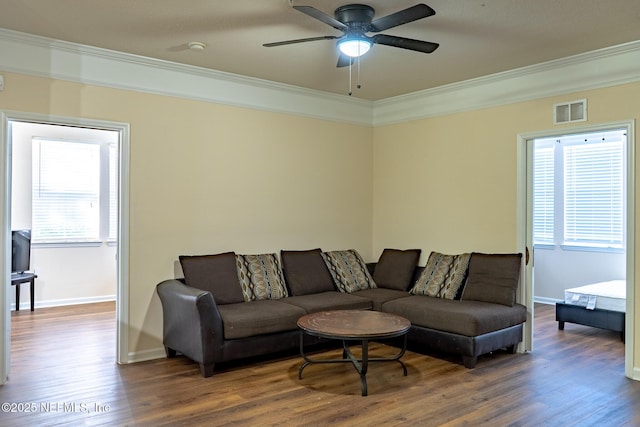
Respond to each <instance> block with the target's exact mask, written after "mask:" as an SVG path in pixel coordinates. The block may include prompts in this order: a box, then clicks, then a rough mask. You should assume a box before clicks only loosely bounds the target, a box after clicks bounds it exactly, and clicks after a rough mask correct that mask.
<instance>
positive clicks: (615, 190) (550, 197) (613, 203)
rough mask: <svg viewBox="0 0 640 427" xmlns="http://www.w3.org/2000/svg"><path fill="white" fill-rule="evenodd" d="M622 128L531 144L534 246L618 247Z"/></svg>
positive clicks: (621, 206) (622, 202)
mask: <svg viewBox="0 0 640 427" xmlns="http://www.w3.org/2000/svg"><path fill="white" fill-rule="evenodd" d="M625 144H626V135H625V134H624V132H623V131H608V132H598V133H591V134H582V135H574V136H567V137H562V138H553V139H551V138H549V139H540V140H536V141H535V148H534V172H533V173H534V191H533V194H534V209H533V238H534V244H552V245H553V244H560V245H563V246H564V247H574V248H575V247H581V248H599V249H623V248H624V207H625V188H624V185H625V180H624V176H625V170H624V166H625Z"/></svg>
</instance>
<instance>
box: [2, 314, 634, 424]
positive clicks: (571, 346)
mask: <svg viewBox="0 0 640 427" xmlns="http://www.w3.org/2000/svg"><path fill="white" fill-rule="evenodd" d="M11 320H12V344H11V345H12V349H11V376H10V379H9V382H8V383H7V384H6V385H4V386H2V387H0V403H2V402H7V403H8V405H7V404H4V405H3V407H2V409H3V412H1V413H0V425H2V426H35V425H39V426H44V425H46V426H50V425H108V426H124V425H140V426H159V425H189V426H195V425H207V426H222V425H224V426H324V425H354V426H373V425H384V426H399V425H403V426H406V425H411V426H440V425H445V426H463V425H471V426H478V425H490V426H506V425H510V426H574V425H575V426H590V425H593V426H596V425H597V426H623V425H630V426H631V425H636V426H637V425H640V382H637V381H632V380H629V379H627V378H625V376H624V344H623V343H622V341H621V340H620V337H619V335H618V334H617V333H613V332H608V331H604V330H599V329H596V328H589V327H585V326H579V325H572V324H567V325H566V328H565V330H564V331H559V330H558V329H557V323H556V322H555V321H554V311H553V306H546V305H537V306H536V319H535V341H534V342H535V344H534V345H535V348H534V351H533V352H532V353H528V354H516V355H510V354H507V353H506V352H495V353H493V354H491V355H487V356H484V357H481V358H480V359H479V361H478V365H477V367H476V368H475V369H471V370H470V369H466V368H464V367H463V366H462V365H461V364H459V362H458V360H457V359H450V360H447V359H446V358H442V356H440V357H436V356H437V355H434V354H428V355H424V354H419V353H416V352H413V351H409V352H407V354H406V355H405V356H404V358H403V361H404V362H405V363H406V365H407V367H408V371H409V374H408V376H406V377H404V376H403V375H402V368H401V367H400V365H399V364H396V363H388V364H373V365H372V366H370V369H369V375H368V379H369V396H367V397H362V396H360V381H359V377H358V375H357V374H356V372H355V370H354V369H353V367H351V366H350V365H342V364H339V365H312V366H309V367H307V368H306V370H305V373H304V378H303V379H302V380H298V378H297V370H298V367H299V365H300V363H301V359H300V357H299V356H297V355H295V354H292V355H289V356H281V357H278V358H271V359H270V360H262V361H260V360H254V361H252V363H250V364H245V365H237V364H236V365H226V366H220V368H221V371H219V372H216V373H215V374H214V376H213V377H211V378H202V377H201V376H200V371H199V369H198V365H196V364H195V363H192V362H190V361H189V360H187V359H186V358H184V357H178V358H175V359H161V360H156V361H151V362H144V363H137V364H132V365H124V366H118V365H117V364H116V363H115V310H114V305H113V304H112V303H100V304H90V305H85V306H74V307H60V308H43V309H36V311H35V312H33V313H32V312H30V311H28V310H23V311H20V312H12V316H11ZM395 351H396V350H395V349H394V348H390V347H387V346H384V345H380V344H376V345H372V349H371V352H372V353H374V354H392V353H394V352H395ZM330 353H332V354H335V355H338V354H339V353H338V352H337V351H334V350H332V351H330ZM7 410H8V411H9V412H6V411H7ZM12 411H17V412H12ZM28 411H29V412H28Z"/></svg>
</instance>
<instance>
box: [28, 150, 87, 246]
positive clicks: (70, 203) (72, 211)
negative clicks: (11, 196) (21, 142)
mask: <svg viewBox="0 0 640 427" xmlns="http://www.w3.org/2000/svg"><path fill="white" fill-rule="evenodd" d="M32 148H33V155H32V159H33V160H32V162H33V163H32V167H33V170H32V177H33V180H32V238H33V240H34V242H70V241H97V240H99V238H100V236H99V233H100V203H99V202H100V146H99V145H98V144H89V143H78V142H67V141H57V140H43V139H34V140H33V145H32Z"/></svg>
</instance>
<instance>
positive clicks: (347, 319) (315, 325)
mask: <svg viewBox="0 0 640 427" xmlns="http://www.w3.org/2000/svg"><path fill="white" fill-rule="evenodd" d="M298 327H299V328H300V329H302V330H303V331H305V332H306V333H308V334H311V335H316V336H320V337H324V338H333V339H354V340H357V339H360V340H362V339H382V338H393V337H397V336H400V335H403V334H405V333H407V332H408V331H409V328H410V327H411V322H409V320H407V319H405V318H404V317H401V316H398V315H396V314H391V313H383V312H380V311H369V310H332V311H320V312H318V313H311V314H307V315H305V316H302V317H301V318H300V319H298Z"/></svg>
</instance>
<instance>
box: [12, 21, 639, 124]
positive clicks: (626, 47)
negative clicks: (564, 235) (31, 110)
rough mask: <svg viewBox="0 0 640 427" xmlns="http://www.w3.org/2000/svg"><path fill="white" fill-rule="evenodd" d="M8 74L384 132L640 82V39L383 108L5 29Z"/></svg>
mask: <svg viewBox="0 0 640 427" xmlns="http://www.w3.org/2000/svg"><path fill="white" fill-rule="evenodd" d="M0 69H1V70H5V71H7V72H15V73H20V74H26V75H33V76H38V77H47V78H54V79H60V80H66V81H72V82H78V83H84V84H92V85H98V86H105V87H111V88H117V89H125V90H133V91H138V92H145V93H151V94H158V95H167V96H175V97H181V98H187V99H194V100H198V101H204V102H212V103H217V104H225V105H232V106H237V107H244V108H253V109H259V110H265V111H272V112H277V113H284V114H291V115H296V116H304V117H311V118H318V119H323V120H330V121H336V122H346V123H350V124H356V125H361V126H384V125H389V124H395V123H401V122H407V121H411V120H419V119H424V118H429V117H435V116H441V115H446V114H453V113H458V112H463V111H471V110H477V109H481V108H488V107H494V106H499V105H506V104H511V103H516V102H523V101H529V100H533V99H540V98H545V97H549V96H557V95H562V94H568V93H572V92H578V91H583V90H590V89H597V88H602V87H607V86H613V85H618V84H624V83H631V82H637V81H640V40H639V41H635V42H630V43H625V44H622V45H618V46H614V47H609V48H604V49H599V50H596V51H592V52H588V53H584V54H579V55H574V56H570V57H566V58H562V59H559V60H554V61H549V62H544V63H541V64H536V65H532V66H528V67H523V68H518V69H515V70H510V71H505V72H502V73H496V74H491V75H488V76H484V77H479V78H476V79H471V80H466V81H462V82H458V83H453V84H449V85H444V86H440V87H437V88H433V89H427V90H423V91H418V92H413V93H410V94H407V95H401V96H397V97H392V98H387V99H383V100H379V101H367V100H362V99H358V98H352V97H348V96H345V95H336V94H330V93H327V92H322V91H316V90H310V89H305V88H301V87H297V86H292V85H286V84H282V83H276V82H271V81H267V80H262V79H256V78H252V77H245V76H240V75H236V74H231V73H225V72H222V71H216V70H209V69H206V68H201V67H194V66H190V65H183V64H178V63H174V62H169V61H163V60H158V59H153V58H147V57H143V56H138V55H132V54H127V53H122V52H116V51H112V50H107V49H101V48H96V47H91V46H85V45H79V44H76V43H69V42H64V41H60V40H53V39H49V38H46V37H40V36H35V35H31V34H26V33H21V32H16V31H11V30H6V29H2V28H0Z"/></svg>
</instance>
